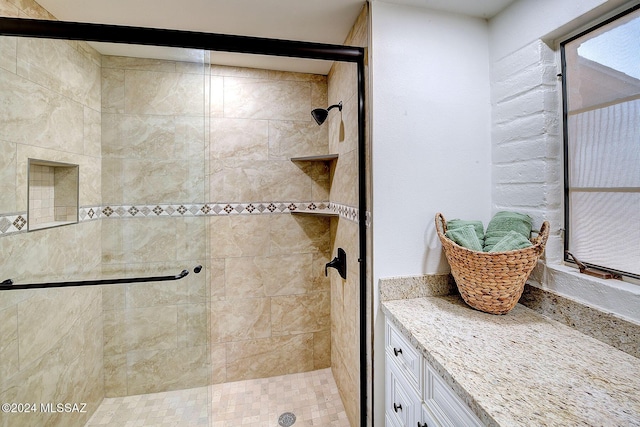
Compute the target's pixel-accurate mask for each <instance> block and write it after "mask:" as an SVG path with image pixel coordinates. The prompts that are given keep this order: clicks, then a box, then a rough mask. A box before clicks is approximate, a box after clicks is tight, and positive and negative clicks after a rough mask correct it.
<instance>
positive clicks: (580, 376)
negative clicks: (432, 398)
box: [382, 295, 640, 427]
mask: <svg viewBox="0 0 640 427" xmlns="http://www.w3.org/2000/svg"><path fill="white" fill-rule="evenodd" d="M382 309H383V311H384V313H385V314H386V316H387V318H388V319H390V320H391V321H392V323H393V324H394V325H396V326H397V327H398V328H399V329H400V330H401V331H402V332H404V334H405V335H407V336H408V337H409V339H410V341H411V342H412V343H413V345H414V346H415V347H416V348H417V349H418V350H419V351H421V352H422V354H423V355H424V356H425V358H426V359H427V361H428V362H429V363H430V364H431V365H432V366H433V367H434V368H435V369H436V370H437V371H438V372H439V373H440V374H441V376H442V377H443V378H444V379H445V381H446V382H447V383H448V384H449V385H450V386H451V387H452V388H453V389H454V391H455V392H456V393H457V394H458V395H459V396H460V397H461V398H462V400H464V401H465V402H466V403H467V405H468V406H469V407H470V408H471V410H472V411H473V412H475V413H476V415H477V416H478V417H479V418H480V420H481V421H483V422H484V423H485V424H487V425H493V426H503V427H512V426H640V359H637V358H635V357H633V356H631V355H629V354H627V353H624V352H622V351H620V350H617V349H616V348H614V347H611V346H609V345H607V344H604V343H603V342H601V341H598V340H596V339H594V338H592V337H590V336H588V335H585V334H582V333H580V332H578V331H577V330H575V329H573V328H571V327H568V326H565V325H563V324H561V323H558V322H556V321H554V320H551V319H549V318H547V317H545V316H543V315H541V314H538V313H537V312H535V311H533V310H531V309H528V308H526V307H524V306H522V305H520V304H518V305H517V306H516V307H515V308H514V309H513V310H512V311H511V312H509V313H508V314H506V315H502V316H500V315H492V314H487V313H483V312H480V311H477V310H474V309H472V308H470V307H469V306H467V305H466V304H465V303H464V301H462V299H461V298H460V297H459V296H457V295H456V296H443V297H421V298H412V299H401V300H393V301H383V302H382Z"/></svg>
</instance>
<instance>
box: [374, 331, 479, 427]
mask: <svg viewBox="0 0 640 427" xmlns="http://www.w3.org/2000/svg"><path fill="white" fill-rule="evenodd" d="M385 353H386V355H385V359H386V367H385V418H386V426H387V427H416V426H417V427H440V426H442V427H445V426H446V427H474V426H478V427H479V426H482V423H481V422H480V420H478V418H477V417H476V416H475V414H473V413H472V412H471V411H470V410H469V408H468V407H467V406H466V405H465V404H464V402H462V400H460V398H459V397H458V396H457V395H456V394H455V393H454V392H453V390H451V388H450V387H449V386H448V385H447V384H445V382H444V381H443V379H442V378H441V377H440V376H439V375H438V374H437V373H436V372H435V370H434V369H433V368H432V367H431V366H430V365H429V364H428V363H427V361H426V360H425V358H424V357H422V355H421V354H420V353H419V352H418V351H417V350H416V349H415V348H414V347H413V346H412V345H411V344H410V343H409V341H408V339H407V338H406V337H405V336H404V335H402V333H400V331H399V330H398V329H397V328H396V327H395V326H393V325H392V324H391V322H389V320H387V321H386V326H385Z"/></svg>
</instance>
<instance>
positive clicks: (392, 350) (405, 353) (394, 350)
mask: <svg viewBox="0 0 640 427" xmlns="http://www.w3.org/2000/svg"><path fill="white" fill-rule="evenodd" d="M385 329H386V331H385V332H386V333H385V338H386V343H385V344H386V350H387V355H388V356H389V357H390V358H391V359H393V360H395V361H396V362H397V363H398V365H399V366H400V368H402V370H403V371H404V373H405V375H406V376H407V379H408V380H409V382H410V383H411V385H412V386H413V387H414V388H415V389H416V390H418V391H420V377H421V373H422V363H421V361H422V356H421V355H420V353H418V351H417V350H416V349H415V348H414V347H413V346H412V345H411V344H410V343H409V341H408V340H407V339H406V338H405V337H404V335H402V334H401V333H400V331H398V329H396V327H395V326H393V325H392V324H391V322H389V321H388V320H387V324H386V328H385Z"/></svg>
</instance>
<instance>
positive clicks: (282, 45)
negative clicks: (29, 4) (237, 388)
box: [0, 17, 369, 427]
mask: <svg viewBox="0 0 640 427" xmlns="http://www.w3.org/2000/svg"><path fill="white" fill-rule="evenodd" d="M0 35H4V36H15V37H35V38H50V39H61V40H77V41H94V42H111V43H124V44H141V45H150V46H169V47H179V48H188V49H202V50H209V51H222V52H232V53H247V54H257V55H270V56H284V57H292V58H304V59H319V60H327V61H338V62H351V63H355V64H357V73H358V75H357V79H358V246H359V256H358V262H359V274H360V280H359V288H360V289H359V291H360V298H359V301H360V312H359V323H360V331H359V336H360V346H359V347H360V426H361V427H366V420H367V396H368V392H369V390H368V389H367V351H366V350H367V349H366V343H367V324H368V323H367V305H366V304H367V237H366V232H367V223H366V213H367V193H366V174H365V173H366V151H365V150H366V138H365V59H366V52H365V49H364V48H361V47H353V46H343V45H333V44H326V43H311V42H302V41H294V40H279V39H269V38H261V37H248V36H236V35H227V34H215V33H202V32H193V31H179V30H167V29H158V28H142V27H130V26H119V25H105V24H91V23H79V22H66V21H49V20H38V19H23V18H4V17H0Z"/></svg>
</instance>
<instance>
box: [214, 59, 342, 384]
mask: <svg viewBox="0 0 640 427" xmlns="http://www.w3.org/2000/svg"><path fill="white" fill-rule="evenodd" d="M326 102H327V82H326V77H325V76H319V75H309V74H296V73H285V72H277V71H266V70H252V69H240V68H230V67H217V66H214V67H212V68H211V109H210V119H211V132H210V140H209V150H208V160H209V174H208V183H209V200H210V201H213V202H225V201H245V202H268V201H292V202H296V201H308V200H325V201H326V200H328V197H329V183H330V171H329V168H328V167H327V165H325V164H323V163H320V164H317V163H314V162H296V163H294V162H291V161H290V157H299V156H311V155H318V154H326V153H327V152H328V139H327V128H326V126H323V127H320V126H317V125H316V123H315V122H314V121H313V119H312V117H311V114H310V112H311V110H312V109H313V108H315V107H319V106H324V105H326ZM208 221H209V225H210V240H209V245H210V255H211V258H210V259H211V266H210V269H211V274H212V278H211V350H212V351H211V353H212V368H213V371H212V372H213V378H212V381H213V382H214V383H218V382H225V381H237V380H243V379H249V378H261V377H269V376H274V375H281V374H288V373H294V372H304V371H310V370H314V369H319V368H326V367H328V366H329V365H330V333H331V331H330V329H331V326H330V323H331V317H330V284H329V279H328V278H325V276H324V265H325V264H326V263H327V262H328V261H329V255H330V246H331V242H330V222H329V220H328V219H327V218H316V217H303V216H293V215H288V214H275V215H258V216H218V217H211V218H210V219H209V220H208Z"/></svg>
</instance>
